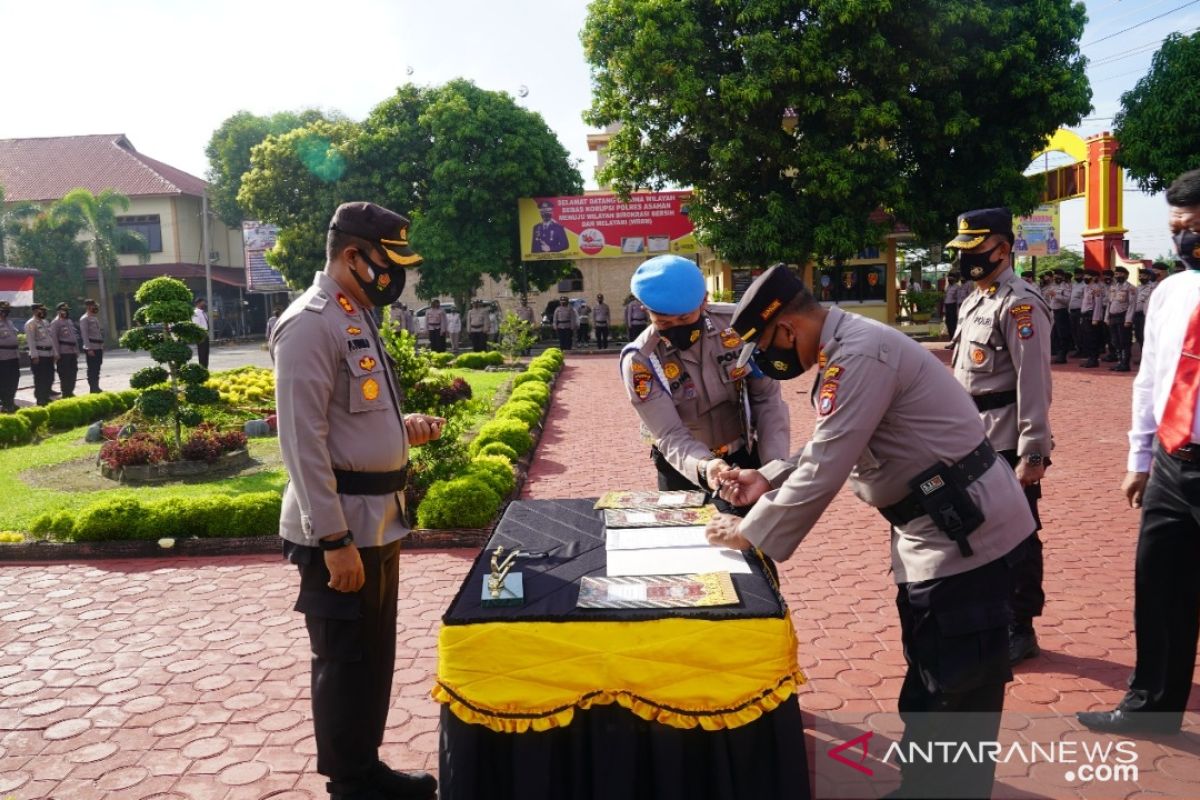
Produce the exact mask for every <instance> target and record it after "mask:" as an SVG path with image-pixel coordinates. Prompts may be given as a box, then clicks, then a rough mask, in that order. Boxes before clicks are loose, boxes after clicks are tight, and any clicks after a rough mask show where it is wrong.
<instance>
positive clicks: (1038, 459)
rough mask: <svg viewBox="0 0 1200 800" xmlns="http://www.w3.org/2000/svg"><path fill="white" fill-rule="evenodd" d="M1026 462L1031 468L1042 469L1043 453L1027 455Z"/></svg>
mask: <svg viewBox="0 0 1200 800" xmlns="http://www.w3.org/2000/svg"><path fill="white" fill-rule="evenodd" d="M1025 462H1026V463H1027V464H1029V466H1031V467H1040V466H1041V465H1042V454H1041V453H1026V454H1025Z"/></svg>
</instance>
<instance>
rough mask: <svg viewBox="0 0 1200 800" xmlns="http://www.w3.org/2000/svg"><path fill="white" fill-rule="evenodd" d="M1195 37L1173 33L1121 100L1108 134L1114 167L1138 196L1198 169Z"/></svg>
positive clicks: (1199, 90)
mask: <svg viewBox="0 0 1200 800" xmlns="http://www.w3.org/2000/svg"><path fill="white" fill-rule="evenodd" d="M1197 76H1200V33H1193V34H1191V35H1190V36H1184V35H1182V34H1179V33H1173V34H1171V35H1170V36H1168V37H1167V38H1166V39H1165V40H1164V41H1163V45H1162V47H1161V48H1159V50H1158V52H1157V53H1155V54H1154V58H1153V60H1152V61H1151V63H1150V71H1149V72H1148V73H1146V75H1145V77H1143V78H1142V79H1141V80H1140V81H1138V82H1137V85H1136V86H1134V87H1133V89H1131V90H1129V91H1128V92H1126V93H1125V94H1123V95H1121V110H1120V111H1118V112H1117V115H1116V117H1115V118H1114V119H1113V133H1114V134H1115V135H1116V137H1117V141H1118V142H1120V143H1121V148H1120V149H1119V150H1118V151H1117V163H1119V164H1120V165H1121V166H1123V167H1125V169H1126V170H1127V171H1128V172H1129V176H1130V177H1131V178H1133V179H1134V181H1136V182H1137V185H1138V188H1140V189H1141V190H1142V191H1143V192H1161V191H1163V190H1164V189H1166V188H1167V187H1168V186H1169V185H1170V184H1171V181H1173V180H1175V179H1176V178H1177V177H1179V176H1180V175H1181V174H1183V173H1184V172H1187V171H1188V170H1192V169H1196V168H1197V167H1200V126H1197V125H1196V109H1197V104H1200V84H1198V83H1197V82H1196V78H1197Z"/></svg>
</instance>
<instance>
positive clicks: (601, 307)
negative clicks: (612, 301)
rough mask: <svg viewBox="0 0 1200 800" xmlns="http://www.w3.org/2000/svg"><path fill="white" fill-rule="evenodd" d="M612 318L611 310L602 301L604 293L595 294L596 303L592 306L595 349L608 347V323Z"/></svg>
mask: <svg viewBox="0 0 1200 800" xmlns="http://www.w3.org/2000/svg"><path fill="white" fill-rule="evenodd" d="M611 320H612V311H610V310H609V308H608V304H607V303H605V302H604V295H602V294H598V295H596V305H594V306H592V323H593V324H594V325H595V326H596V349H597V350H604V349H607V347H608V325H609V322H610V321H611Z"/></svg>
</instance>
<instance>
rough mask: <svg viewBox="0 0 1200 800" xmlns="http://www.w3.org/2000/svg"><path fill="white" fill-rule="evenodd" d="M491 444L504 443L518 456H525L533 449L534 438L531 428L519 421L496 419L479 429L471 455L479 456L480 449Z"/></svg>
mask: <svg viewBox="0 0 1200 800" xmlns="http://www.w3.org/2000/svg"><path fill="white" fill-rule="evenodd" d="M490 442H503V443H504V444H506V445H508V446H509V447H511V448H512V449H513V452H515V453H517V455H524V454H525V453H527V452H529V448H530V447H533V436H531V435H530V433H529V426H527V425H526V424H525V423H524V422H522V421H521V420H519V419H511V418H505V419H494V420H492V421H491V422H488V423H485V424H484V426H483V427H482V428H480V429H479V435H478V436H476V437H475V440H474V441H473V442H471V455H478V454H479V449H480V448H481V447H483V446H484V445H486V444H488V443H490Z"/></svg>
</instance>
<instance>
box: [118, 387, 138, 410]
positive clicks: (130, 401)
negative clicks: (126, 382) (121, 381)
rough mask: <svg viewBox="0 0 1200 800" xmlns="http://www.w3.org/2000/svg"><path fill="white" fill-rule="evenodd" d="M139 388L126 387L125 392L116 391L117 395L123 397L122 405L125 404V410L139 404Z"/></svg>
mask: <svg viewBox="0 0 1200 800" xmlns="http://www.w3.org/2000/svg"><path fill="white" fill-rule="evenodd" d="M139 394H140V392H138V390H137V389H126V390H125V391H123V392H116V395H117V397H119V398H121V405H123V406H125V410H126V411H128V410H129V409H131V408H133V407H134V405H136V404H137V399H138V395H139Z"/></svg>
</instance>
